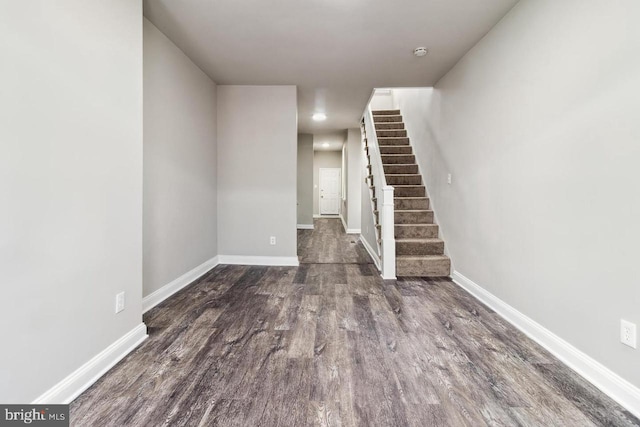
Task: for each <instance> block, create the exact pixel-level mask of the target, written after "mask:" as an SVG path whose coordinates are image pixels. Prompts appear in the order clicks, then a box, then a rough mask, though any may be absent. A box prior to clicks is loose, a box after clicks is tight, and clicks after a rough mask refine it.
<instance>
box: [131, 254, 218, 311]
mask: <svg viewBox="0 0 640 427" xmlns="http://www.w3.org/2000/svg"><path fill="white" fill-rule="evenodd" d="M218 258H219V257H217V256H215V257H213V258H211V259H209V260H207V261H205V262H203V263H202V264H200V265H199V266H197V267H196V268H194V269H192V270H190V271H187V272H186V273H185V274H183V275H182V276H180V277H178V278H177V279H175V280H172V281H171V282H169V283H167V284H166V285H164V286H163V287H161V288H160V289H158V290H157V291H155V292H153V293H151V294H149V295H147V296H146V297H144V298H143V299H142V312H143V313H146V312H147V311H149V310H151V309H152V308H153V307H155V306H156V305H158V304H160V303H161V302H162V301H164V300H166V299H167V298H169V297H170V296H171V295H173V294H175V293H176V292H178V291H179V290H181V289H182V288H184V287H186V286H188V285H190V284H191V283H193V282H194V281H195V280H196V279H199V278H200V277H201V276H203V275H204V274H205V273H207V272H209V270H211V269H212V268H214V267H215V266H216V265H218V264H220V263H219V262H218Z"/></svg>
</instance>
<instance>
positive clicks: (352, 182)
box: [345, 129, 364, 232]
mask: <svg viewBox="0 0 640 427" xmlns="http://www.w3.org/2000/svg"><path fill="white" fill-rule="evenodd" d="M345 148H346V153H347V218H345V219H346V221H347V228H348V229H349V230H352V231H353V232H359V231H360V224H361V210H362V200H361V198H362V185H360V179H361V175H362V170H364V165H363V164H362V152H363V150H362V140H361V137H360V129H349V130H348V131H347V141H346V143H345Z"/></svg>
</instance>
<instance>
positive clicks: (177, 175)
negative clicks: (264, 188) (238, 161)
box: [143, 19, 218, 296]
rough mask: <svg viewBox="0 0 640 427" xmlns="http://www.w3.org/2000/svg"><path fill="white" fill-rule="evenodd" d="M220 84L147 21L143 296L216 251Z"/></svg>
mask: <svg viewBox="0 0 640 427" xmlns="http://www.w3.org/2000/svg"><path fill="white" fill-rule="evenodd" d="M216 187H217V184H216V85H215V83H214V82H213V81H211V79H210V78H209V77H208V76H207V75H206V74H204V72H202V71H201V70H200V69H199V68H198V67H197V66H196V65H195V64H194V63H193V62H191V60H190V59H189V58H188V57H187V56H186V55H185V54H184V53H182V51H181V50H180V49H178V48H177V47H176V46H175V45H174V44H173V42H171V40H169V39H168V38H167V37H165V36H164V35H163V34H162V33H161V32H160V31H159V30H158V29H157V28H156V27H155V26H154V25H153V24H152V23H151V22H150V21H148V20H147V19H145V20H144V275H143V278H144V295H145V296H146V295H149V294H150V293H152V292H153V291H156V290H158V289H160V288H161V287H162V286H164V285H166V284H168V283H169V282H171V281H172V280H174V279H176V278H177V277H180V276H182V275H183V274H184V273H186V272H188V271H189V270H192V269H193V268H194V267H197V266H198V265H200V264H202V263H204V262H205V261H207V260H209V259H211V258H213V257H215V256H216V255H217V254H218V252H217V230H216V227H217V207H216V204H217V189H216Z"/></svg>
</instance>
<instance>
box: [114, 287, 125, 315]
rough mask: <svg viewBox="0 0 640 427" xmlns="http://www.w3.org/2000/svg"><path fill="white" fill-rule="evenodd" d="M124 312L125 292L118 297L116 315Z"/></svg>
mask: <svg viewBox="0 0 640 427" xmlns="http://www.w3.org/2000/svg"><path fill="white" fill-rule="evenodd" d="M122 310H124V292H120V293H119V294H118V295H116V313H120V312H121V311H122Z"/></svg>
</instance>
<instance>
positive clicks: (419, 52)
mask: <svg viewBox="0 0 640 427" xmlns="http://www.w3.org/2000/svg"><path fill="white" fill-rule="evenodd" d="M427 53H429V50H428V49H427V48H426V47H417V48H415V49H413V54H414V55H415V56H425V55H426V54H427Z"/></svg>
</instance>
